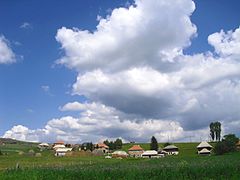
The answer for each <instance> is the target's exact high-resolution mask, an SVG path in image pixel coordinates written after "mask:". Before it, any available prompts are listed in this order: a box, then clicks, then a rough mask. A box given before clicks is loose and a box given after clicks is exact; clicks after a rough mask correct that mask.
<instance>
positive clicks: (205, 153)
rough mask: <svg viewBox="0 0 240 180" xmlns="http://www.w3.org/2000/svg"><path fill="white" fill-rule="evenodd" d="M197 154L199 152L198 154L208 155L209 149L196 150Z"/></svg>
mask: <svg viewBox="0 0 240 180" xmlns="http://www.w3.org/2000/svg"><path fill="white" fill-rule="evenodd" d="M198 154H200V155H210V154H211V151H210V150H208V149H207V148H203V149H201V150H200V151H198Z"/></svg>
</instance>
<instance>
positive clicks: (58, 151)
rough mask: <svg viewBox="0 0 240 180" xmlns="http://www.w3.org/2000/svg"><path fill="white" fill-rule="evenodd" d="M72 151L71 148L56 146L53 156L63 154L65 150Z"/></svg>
mask: <svg viewBox="0 0 240 180" xmlns="http://www.w3.org/2000/svg"><path fill="white" fill-rule="evenodd" d="M69 151H72V148H66V147H64V148H58V149H56V151H55V156H65V155H66V153H67V152H69Z"/></svg>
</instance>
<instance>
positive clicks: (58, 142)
mask: <svg viewBox="0 0 240 180" xmlns="http://www.w3.org/2000/svg"><path fill="white" fill-rule="evenodd" d="M55 145H64V142H63V141H57V142H55V143H54V144H53V146H55Z"/></svg>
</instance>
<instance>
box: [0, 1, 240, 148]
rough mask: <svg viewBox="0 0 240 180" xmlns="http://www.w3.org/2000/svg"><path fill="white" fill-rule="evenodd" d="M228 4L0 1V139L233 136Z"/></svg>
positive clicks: (231, 4) (238, 37) (237, 40)
mask: <svg viewBox="0 0 240 180" xmlns="http://www.w3.org/2000/svg"><path fill="white" fill-rule="evenodd" d="M239 6H240V2H239V1H237V0H230V1H225V0H195V1H192V0H135V1H134V0H132V1H127V0H112V1H103V0H88V1H77V0H71V1H64V0H63V1H57V0H52V1H47V0H43V1H27V0H23V1H16V0H13V1H7V0H0V136H2V137H7V138H14V139H19V140H25V141H38V142H54V141H57V140H63V141H65V142H68V143H81V142H86V141H92V142H99V141H102V140H104V139H114V138H122V139H123V140H124V141H126V142H127V141H137V142H148V141H149V140H150V138H151V136H153V135H154V136H155V137H156V138H157V139H158V141H160V142H167V141H172V142H176V141H201V140H209V127H208V126H209V124H210V123H211V122H214V121H220V122H221V123H222V134H227V133H235V134H236V135H238V136H240V131H239V127H240V111H239V107H240V53H239V52H240V27H239V26H240V24H239V17H240V12H239V10H238V7H239Z"/></svg>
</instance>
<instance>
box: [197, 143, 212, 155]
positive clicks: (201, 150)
mask: <svg viewBox="0 0 240 180" xmlns="http://www.w3.org/2000/svg"><path fill="white" fill-rule="evenodd" d="M197 149H198V154H210V153H211V150H212V146H211V145H210V144H209V143H207V142H206V141H203V142H201V143H200V144H199V145H198V146H197Z"/></svg>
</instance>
